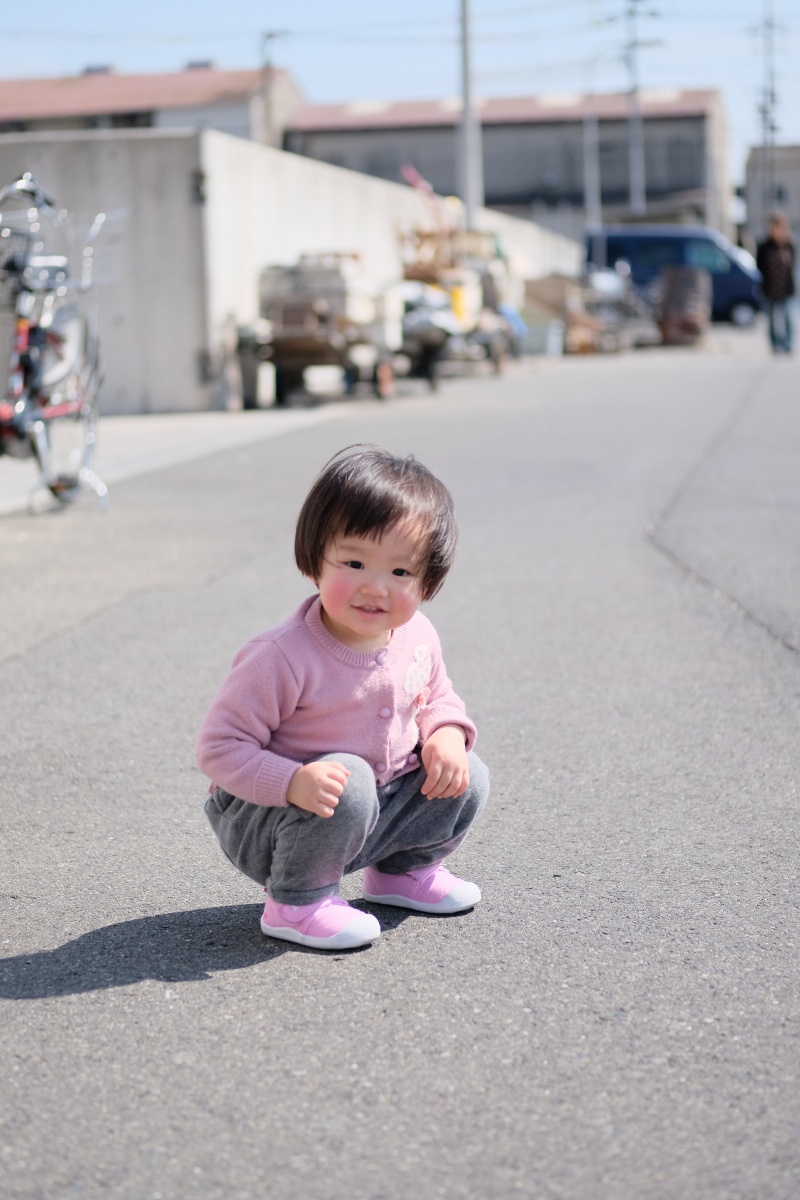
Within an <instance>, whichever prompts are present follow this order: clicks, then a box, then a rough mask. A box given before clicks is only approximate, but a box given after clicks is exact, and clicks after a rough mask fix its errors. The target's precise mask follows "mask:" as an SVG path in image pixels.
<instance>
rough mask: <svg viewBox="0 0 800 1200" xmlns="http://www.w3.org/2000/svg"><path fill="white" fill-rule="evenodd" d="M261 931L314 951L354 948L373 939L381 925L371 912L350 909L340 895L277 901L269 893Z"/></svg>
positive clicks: (364, 944)
mask: <svg viewBox="0 0 800 1200" xmlns="http://www.w3.org/2000/svg"><path fill="white" fill-rule="evenodd" d="M261 932H262V933H266V934H267V935H268V936H269V937H274V938H282V939H283V940H284V941H285V942H297V943H298V945H300V946H313V947H314V949H315V950H351V949H353V947H354V946H366V945H367V943H368V942H374V941H375V938H376V937H380V932H381V927H380V925H379V924H378V922H377V921H376V919H375V917H373V916H372V915H371V914H370V913H364V912H359V910H358V909H357V908H351V907H350V905H349V904H348V903H347V901H346V900H343V899H342V898H341V896H326V897H325V898H324V899H323V900H317V902H316V903H315V904H278V902H277V901H276V900H273V899H272V897H271V896H267V902H266V904H265V905H264V915H263V916H262V918H261Z"/></svg>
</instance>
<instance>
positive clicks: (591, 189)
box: [583, 59, 603, 232]
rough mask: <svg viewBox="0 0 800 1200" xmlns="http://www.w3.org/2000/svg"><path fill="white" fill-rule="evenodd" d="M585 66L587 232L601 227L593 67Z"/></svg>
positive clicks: (600, 187) (593, 62)
mask: <svg viewBox="0 0 800 1200" xmlns="http://www.w3.org/2000/svg"><path fill="white" fill-rule="evenodd" d="M586 65H587V74H588V78H587V84H588V86H586V85H584V96H583V216H584V221H585V223H586V228H587V230H589V231H590V232H591V231H592V230H595V229H599V228H600V227H601V225H602V224H603V199H602V184H601V180H600V122H599V120H598V116H597V96H596V94H595V88H594V65H595V60H594V59H591V60H589V62H588V63H587V64H586Z"/></svg>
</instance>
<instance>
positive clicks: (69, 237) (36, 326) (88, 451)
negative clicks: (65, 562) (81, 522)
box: [0, 173, 108, 507]
mask: <svg viewBox="0 0 800 1200" xmlns="http://www.w3.org/2000/svg"><path fill="white" fill-rule="evenodd" d="M104 220H105V217H104V214H102V213H99V214H98V216H97V217H96V218H95V221H94V223H93V225H92V228H91V230H90V231H89V234H88V236H87V239H86V242H85V244H84V246H83V249H82V255H81V270H80V273H79V276H78V278H72V277H71V270H70V267H71V264H70V257H72V258H73V259H74V258H75V256H76V255H75V238H74V235H73V233H72V230H71V227H70V225H69V220H68V214H67V213H66V211H65V210H59V209H58V208H57V205H56V201H55V200H54V199H53V197H52V196H49V195H48V194H47V193H46V192H45V191H43V190H42V188H41V187H40V186H39V183H38V181H37V180H36V179H34V178H33V176H32V175H30V174H29V173H26V174H24V175H22V176H21V177H20V178H19V179H17V180H15V181H14V182H13V183H12V184H10V185H9V186H8V187H5V188H3V189H2V190H0V345H1V344H2V341H4V342H5V345H4V346H2V349H3V350H4V352H5V356H6V361H7V363H8V370H7V372H6V382H5V390H4V393H0V456H2V455H3V454H7V455H10V456H12V457H14V458H33V459H35V460H36V463H37V465H38V468H39V475H40V485H39V486H41V485H44V487H45V488H46V489H47V490H48V491H49V493H50V495H51V496H52V497H54V498H55V500H56V501H58V503H59V504H60V505H64V504H67V503H68V502H69V501H71V500H74V499H75V497H76V496H77V495H78V493H79V491H80V489H81V487H82V486H83V485H86V486H87V487H89V488H90V489H91V490H92V491H93V492H94V493H95V495H96V496H97V497H98V499H99V500H100V501H101V503H102V504H103V505H104V506H105V505H106V504H107V497H108V488H107V487H106V485H105V484H104V483H103V481H102V480H101V479H100V478H99V477H98V476H97V475H96V474H95V471H94V469H93V456H94V449H95V443H96V440H97V397H98V393H99V390H100V385H101V383H102V372H101V368H100V356H99V346H98V339H97V320H96V304H95V303H94V300H93V289H92V256H93V248H92V243H93V241H94V240H95V238H96V236H97V234H98V233H99V231H100V229H101V228H102V225H103V223H104ZM53 249H57V250H60V251H61V253H52V252H48V250H50V251H52V250H53ZM3 335H5V336H3ZM31 507H33V499H31Z"/></svg>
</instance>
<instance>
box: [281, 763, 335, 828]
mask: <svg viewBox="0 0 800 1200" xmlns="http://www.w3.org/2000/svg"><path fill="white" fill-rule="evenodd" d="M349 774H350V772H349V771H348V769H347V767H343V766H342V764H341V763H337V762H312V763H306V765H305V766H304V767H300V768H299V770H297V771H295V773H294V775H293V776H292V778H291V780H290V781H289V786H288V788H287V789H286V799H287V800H288V802H289V803H290V804H293V805H294V806H295V808H303V809H305V811H306V812H310V813H314V814H315V815H316V816H318V817H332V816H333V814H334V810H335V809H336V805H337V804H338V803H339V797H340V796H341V794H342V792H343V791H344V789H345V785H346V783H347V777H348V775H349Z"/></svg>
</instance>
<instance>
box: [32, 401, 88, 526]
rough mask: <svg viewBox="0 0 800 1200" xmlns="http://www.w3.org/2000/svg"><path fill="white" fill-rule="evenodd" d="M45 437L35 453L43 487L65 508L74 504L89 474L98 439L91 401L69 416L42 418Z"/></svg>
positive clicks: (66, 414) (57, 415)
mask: <svg viewBox="0 0 800 1200" xmlns="http://www.w3.org/2000/svg"><path fill="white" fill-rule="evenodd" d="M41 424H42V426H43V430H44V436H43V438H41V439H37V446H38V447H41V446H42V444H44V446H45V448H46V449H45V451H44V453H43V454H42V453H41V451H39V452H38V453H37V457H38V458H39V468H40V470H41V472H42V479H43V481H44V483H45V486H46V487H47V488H49V490H50V492H51V493H52V494H53V495H54V496H55V498H56V499H57V500H59V501H61V502H62V503H64V504H66V503H68V502H69V501H70V500H74V499H75V496H76V494H77V492H78V489H79V488H80V486H81V483H82V481H83V477H84V475H85V473H86V472H87V471H89V470H91V467H92V458H93V454H94V446H95V441H96V437H97V416H96V412H95V405H94V403H93V402H92V401H90V400H87V399H85V398H84V399H83V401H82V402H81V403H80V405H79V406H77V407H75V408H74V410H72V411H69V412H58V413H55V412H54V413H53V414H52V415H43V417H42V418H41Z"/></svg>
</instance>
